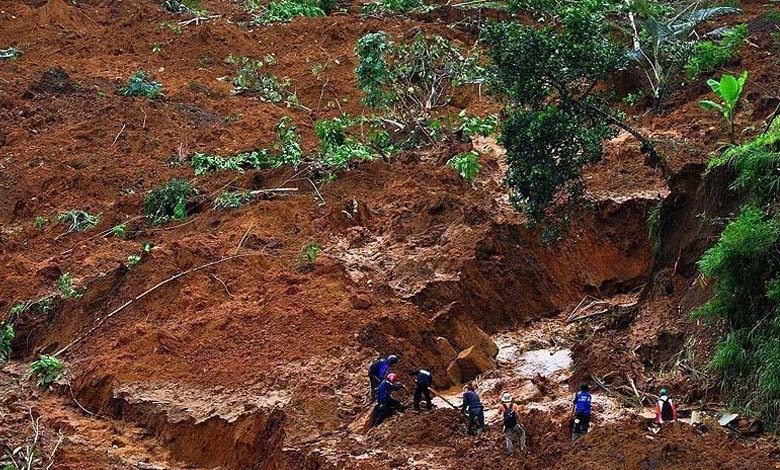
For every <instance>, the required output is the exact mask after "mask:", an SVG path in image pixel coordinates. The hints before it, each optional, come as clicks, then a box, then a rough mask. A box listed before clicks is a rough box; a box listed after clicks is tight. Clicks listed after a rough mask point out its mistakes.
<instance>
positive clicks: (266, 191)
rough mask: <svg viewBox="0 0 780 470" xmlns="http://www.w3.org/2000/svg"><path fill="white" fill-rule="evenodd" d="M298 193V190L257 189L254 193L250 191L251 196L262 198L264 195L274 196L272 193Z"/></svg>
mask: <svg viewBox="0 0 780 470" xmlns="http://www.w3.org/2000/svg"><path fill="white" fill-rule="evenodd" d="M296 191H298V188H273V189H256V190H254V191H249V195H250V196H261V195H263V194H272V193H293V192H296Z"/></svg>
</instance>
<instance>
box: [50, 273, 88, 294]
mask: <svg viewBox="0 0 780 470" xmlns="http://www.w3.org/2000/svg"><path fill="white" fill-rule="evenodd" d="M57 289H59V291H60V294H62V296H63V297H64V298H66V299H79V298H81V296H82V295H84V291H83V290H81V291H80V290H79V289H77V288H76V287H74V286H73V278H71V276H70V273H62V274H61V275H60V277H59V278H58V279H57Z"/></svg>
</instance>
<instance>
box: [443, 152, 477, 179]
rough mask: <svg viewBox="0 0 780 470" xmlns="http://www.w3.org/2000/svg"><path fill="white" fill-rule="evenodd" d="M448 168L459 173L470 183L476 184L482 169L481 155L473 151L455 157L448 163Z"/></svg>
mask: <svg viewBox="0 0 780 470" xmlns="http://www.w3.org/2000/svg"><path fill="white" fill-rule="evenodd" d="M447 166H449V167H450V168H452V169H454V170H455V171H457V172H458V174H459V175H460V176H461V177H462V178H463V179H465V180H466V181H468V182H469V183H473V182H474V179H475V178H476V177H477V174H478V173H479V170H481V169H482V165H480V163H479V154H478V153H477V152H475V151H473V150H471V151H469V152H464V153H461V154H458V155H455V156H454V157H452V158H451V159H450V160H449V161H448V162H447Z"/></svg>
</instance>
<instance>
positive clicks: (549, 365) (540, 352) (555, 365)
mask: <svg viewBox="0 0 780 470" xmlns="http://www.w3.org/2000/svg"><path fill="white" fill-rule="evenodd" d="M571 363H572V359H571V350H569V349H558V350H555V349H537V350H535V351H526V352H525V353H523V354H522V355H521V356H520V357H519V361H518V364H517V366H516V367H515V368H516V370H517V372H518V373H519V374H520V375H521V376H525V377H528V378H530V377H534V376H536V375H537V374H538V375H541V376H542V377H552V376H554V375H557V374H558V372H561V371H567V370H568V369H569V367H571Z"/></svg>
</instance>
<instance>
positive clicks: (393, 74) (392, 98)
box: [355, 31, 486, 140]
mask: <svg viewBox="0 0 780 470" xmlns="http://www.w3.org/2000/svg"><path fill="white" fill-rule="evenodd" d="M356 53H357V56H358V66H357V68H356V69H355V75H356V76H357V81H358V86H359V87H360V89H361V90H362V91H363V93H364V94H365V96H364V98H363V103H364V104H365V105H367V106H369V107H372V108H374V109H378V110H385V111H386V112H387V113H389V115H390V117H392V118H393V119H395V120H397V121H399V122H400V123H401V124H402V125H403V126H404V127H408V128H409V129H410V130H411V131H416V132H421V133H423V134H424V135H425V136H426V137H427V138H428V139H429V140H432V139H431V136H430V135H429V132H428V130H427V129H426V124H427V123H428V121H430V120H431V118H432V117H433V115H432V112H433V111H434V110H435V109H437V108H441V107H443V106H446V105H447V104H449V102H450V101H451V99H452V96H453V94H454V92H455V90H456V89H458V88H459V87H462V86H467V85H477V84H481V83H483V82H484V81H485V79H486V77H485V73H486V72H485V69H484V68H483V67H482V66H481V65H480V63H479V57H478V56H477V55H464V54H463V53H461V52H460V50H459V49H458V48H457V47H455V46H453V45H452V44H451V43H450V42H449V41H447V40H446V39H444V38H442V37H440V36H426V35H425V34H423V33H417V34H416V35H415V36H414V38H413V39H412V40H410V41H404V42H399V43H396V42H393V41H391V40H390V37H389V36H388V35H387V33H385V32H383V31H379V32H375V33H369V34H366V35H365V36H363V37H361V38H360V39H359V40H358V41H357V48H356Z"/></svg>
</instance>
